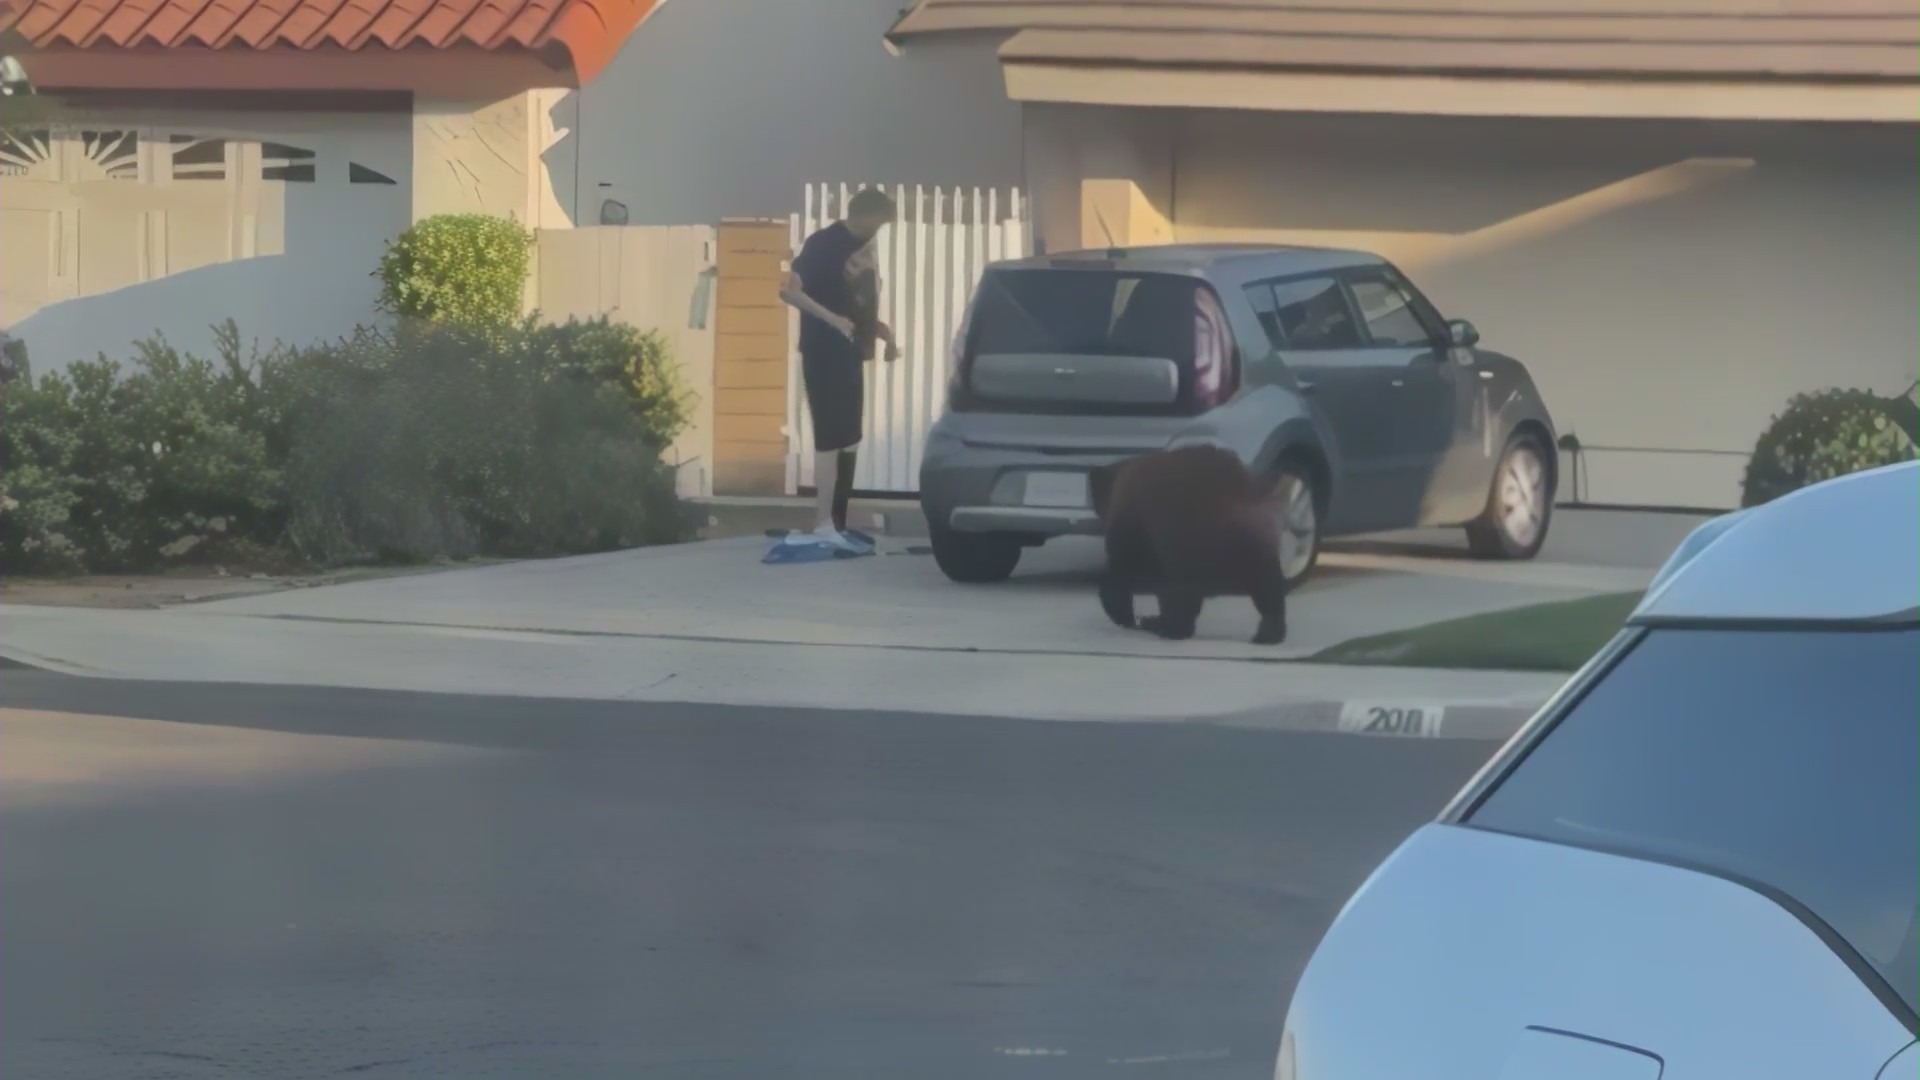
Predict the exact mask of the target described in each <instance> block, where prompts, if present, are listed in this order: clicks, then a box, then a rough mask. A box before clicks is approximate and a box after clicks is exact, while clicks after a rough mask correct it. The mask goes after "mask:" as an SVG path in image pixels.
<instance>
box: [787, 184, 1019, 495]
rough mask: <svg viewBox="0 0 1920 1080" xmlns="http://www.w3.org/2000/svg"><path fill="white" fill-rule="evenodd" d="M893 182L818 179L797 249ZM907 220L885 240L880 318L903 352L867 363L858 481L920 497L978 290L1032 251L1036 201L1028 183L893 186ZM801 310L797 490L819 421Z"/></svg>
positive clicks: (793, 390) (791, 468)
mask: <svg viewBox="0 0 1920 1080" xmlns="http://www.w3.org/2000/svg"><path fill="white" fill-rule="evenodd" d="M868 186H872V187H881V188H886V185H883V184H873V185H866V184H810V185H808V186H807V188H806V193H805V196H804V210H803V211H802V212H801V213H798V214H794V215H793V217H792V230H793V250H794V252H795V254H798V253H799V251H800V245H801V243H802V242H804V241H805V240H806V238H807V237H808V236H811V235H812V234H813V233H814V231H815V230H817V229H820V228H822V227H824V226H826V225H828V224H831V223H832V222H833V221H835V220H837V219H838V218H840V217H842V216H843V213H842V208H844V207H845V206H846V204H847V200H848V198H850V197H851V196H852V195H853V193H854V192H855V191H858V190H859V189H860V188H862V187H868ZM886 190H888V191H890V192H891V193H892V195H893V197H894V202H895V203H896V204H897V205H898V206H899V207H900V217H899V220H898V221H896V222H895V223H894V224H893V225H892V226H890V227H889V228H887V229H886V230H884V231H883V232H882V233H881V234H880V236H879V238H878V240H876V241H875V243H877V244H878V245H879V250H878V252H877V253H876V254H877V255H878V260H877V261H878V262H879V266H880V317H881V319H883V320H884V321H885V322H886V323H887V325H889V326H891V327H893V332H894V336H895V338H896V339H897V340H898V341H899V343H900V358H899V359H898V360H896V361H894V362H893V363H891V364H888V363H885V362H884V361H882V360H879V359H876V360H875V361H874V362H873V363H871V364H868V365H867V400H866V439H865V441H863V442H862V443H861V444H860V459H859V468H858V469H857V471H856V472H855V473H854V480H853V486H854V488H855V489H856V490H859V491H882V492H900V493H905V494H911V493H913V492H916V491H918V490H919V486H920V451H921V449H922V448H923V446H924V445H925V443H926V438H927V429H928V428H930V427H932V426H933V422H934V421H935V420H936V419H938V418H939V416H940V413H941V411H942V410H943V409H945V408H946V403H947V364H948V360H949V358H950V354H951V350H952V346H953V338H954V334H955V333H957V332H958V330H959V326H960V319H961V317H962V316H963V315H964V314H965V312H966V309H967V304H968V303H969V302H970V301H971V300H972V299H973V290H974V286H975V285H976V284H978V282H979V280H980V273H981V271H982V270H984V269H986V266H987V264H988V263H990V262H994V261H996V260H999V259H1013V258H1019V257H1021V256H1023V255H1025V254H1026V252H1027V245H1028V229H1027V220H1026V207H1025V205H1024V203H1023V202H1022V200H1021V197H1020V191H1019V189H1017V188H1015V189H1012V190H992V189H982V188H932V187H925V186H923V185H919V184H915V185H912V186H906V185H894V186H893V187H891V188H886ZM799 320H800V315H799V313H798V312H794V313H792V315H791V322H792V325H791V327H790V330H789V333H788V341H789V342H791V343H792V348H793V352H792V355H791V357H790V359H789V364H790V368H789V371H790V377H789V378H788V380H787V388H788V389H787V492H788V493H789V494H793V493H797V492H798V491H799V490H800V489H801V488H805V487H812V486H813V458H814V454H813V424H812V422H811V421H810V420H809V419H808V417H807V403H806V396H805V395H806V388H805V385H804V382H803V379H802V376H801V371H800V353H799Z"/></svg>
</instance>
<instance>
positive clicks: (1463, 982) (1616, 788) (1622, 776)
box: [1275, 464, 1920, 1080]
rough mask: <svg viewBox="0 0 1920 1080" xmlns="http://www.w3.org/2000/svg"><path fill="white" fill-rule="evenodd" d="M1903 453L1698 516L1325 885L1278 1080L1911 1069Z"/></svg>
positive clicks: (1815, 1075) (1915, 543)
mask: <svg viewBox="0 0 1920 1080" xmlns="http://www.w3.org/2000/svg"><path fill="white" fill-rule="evenodd" d="M1917 915H1920V465H1916V464H1907V465H1897V466H1892V467H1889V468H1884V469H1875V470H1872V471H1870V472H1864V473H1858V474H1855V475H1853V476H1848V477H1845V478H1842V479H1839V480H1834V481H1830V482H1828V483H1824V484H1820V485H1817V486H1814V487H1811V488H1807V489H1805V490H1803V491H1799V492H1796V493H1795V494H1793V495H1790V496H1787V497H1786V498H1783V499H1780V500H1778V501H1776V502H1773V503H1770V504H1768V505H1766V506H1763V507H1758V508H1755V509H1753V510H1748V511H1743V512H1741V513H1738V514H1730V515H1728V516H1726V517H1722V518H1718V519H1715V520H1714V521H1711V522H1709V523H1707V524H1706V525H1703V526H1702V527H1701V528H1700V529H1699V530H1697V531H1696V532H1695V533H1694V535H1693V536H1692V537H1690V538H1689V539H1688V540H1687V542H1686V543H1685V544H1683V545H1682V546H1681V548H1680V550H1679V551H1678V552H1676V553H1675V554H1674V556H1673V558H1672V559H1671V560H1669V561H1668V563H1667V565H1666V567H1665V568H1663V569H1662V570H1661V572H1660V574H1659V575H1658V576H1657V577H1656V578H1655V579H1654V584H1653V586H1652V588H1650V589H1649V590H1648V591H1647V595H1646V597H1645V599H1644V600H1643V601H1642V602H1641V604H1640V607H1639V608H1638V610H1636V611H1635V612H1634V614H1633V616H1632V617H1631V618H1630V619H1629V620H1628V623H1627V625H1626V627H1625V628H1624V629H1623V630H1622V631H1621V633H1620V634H1619V635H1618V636H1617V637H1616V638H1615V639H1614V640H1613V642H1612V643H1611V644H1609V645H1608V646H1607V648H1606V649H1604V650H1603V651H1602V652H1601V654H1600V655H1599V656H1596V657H1595V658H1594V659H1593V660H1592V661H1591V662H1589V663H1588V664H1587V665H1586V666H1585V667H1584V668H1583V669H1582V670H1581V671H1580V672H1579V673H1578V674H1576V675H1575V676H1574V677H1573V679H1572V680H1571V681H1570V682H1569V683H1568V684H1567V686H1566V687H1565V688H1564V689H1563V690H1561V692H1560V693H1559V694H1557V695H1556V696H1555V698H1554V700H1552V701H1551V702H1549V703H1548V704H1547V706H1546V707H1545V708H1544V709H1543V710H1542V711H1541V712H1540V714H1539V715H1538V716H1536V717H1534V718H1533V720H1532V721H1531V722H1530V723H1528V724H1527V726H1526V727H1525V728H1524V729H1523V730H1521V731H1520V732H1519V734H1517V735H1515V736H1514V738H1513V740H1512V741H1511V742H1509V743H1508V744H1507V746H1506V747H1505V748H1504V749H1502V750H1501V751H1500V753H1499V754H1498V755H1496V756H1495V758H1494V759H1493V760H1492V761H1491V762H1489V763H1488V765H1487V766H1486V768H1485V769H1483V770H1482V771H1481V773H1480V774H1479V775H1478V776H1476V777H1475V778H1474V780H1473V781H1472V782H1471V783H1469V784H1468V785H1467V787H1466V789H1465V790H1464V791H1462V792H1461V793H1460V794H1459V795H1458V796H1456V797H1455V799H1454V802H1453V803H1452V805H1450V806H1449V807H1448V808H1447V809H1446V811H1445V812H1444V813H1443V814H1442V815H1441V817H1440V819H1439V820H1438V821H1437V822H1435V823H1433V824H1431V825H1428V826H1425V827H1424V828H1422V829H1420V830H1419V831H1418V832H1416V833H1414V835H1413V836H1412V837H1410V838H1409V839H1408V840H1407V841H1406V843H1404V844H1402V845H1401V847H1400V849H1399V850H1398V851H1396V852H1395V853H1394V854H1393V855H1392V856H1391V857H1389V858H1388V859H1387V861H1386V862H1385V863H1383V864H1382V865H1381V866H1380V867H1379V868H1378V869H1377V870H1375V871H1374V873H1373V875H1372V877H1370V878H1369V879H1368V881H1367V882H1366V884H1364V885H1363V886H1361V888H1360V889H1359V891H1358V892H1356V893H1355V894H1354V896H1353V898H1352V899H1351V900H1349V901H1348V902H1347V905H1346V907H1345V909H1344V910H1342V912H1341V913H1340V916H1339V917H1338V918H1337V919H1336V920H1335V921H1334V924H1333V926H1332V927H1331V928H1330V929H1329V930H1328V931H1327V934H1326V936H1325V938H1324V939H1323V940H1322V941H1321V943H1320V945H1319V948H1318V949H1317V951H1316V952H1315V953H1314V956H1313V959H1312V960H1311V961H1310V962H1309V964H1308V965H1307V969H1306V972H1305V974H1304V975H1303V976H1302V977H1301V980H1300V984H1299V986H1298V988H1297V989H1296V990H1295V992H1294V997H1293V1003H1292V1006H1291V1007H1290V1009H1289V1011H1288V1014H1287V1022H1286V1028H1285V1030H1284V1032H1283V1034H1282V1036H1281V1043H1280V1055H1279V1063H1278V1066H1277V1069H1276V1072H1275V1076H1276V1078H1277V1080H1771V1078H1778V1080H1876V1078H1880V1080H1894V1078H1898V1080H1911V1078H1912V1077H1914V1076H1915V1075H1917V1074H1920V1047H1916V1044H1915V1033H1916V1030H1917V1029H1916V1018H1915V1014H1916V1010H1917V1009H1920V1002H1917V1001H1916V998H1917V997H1920V955H1916V938H1917V937H1920V927H1917V924H1916V917H1917Z"/></svg>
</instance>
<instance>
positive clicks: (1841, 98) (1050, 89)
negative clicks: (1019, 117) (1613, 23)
mask: <svg viewBox="0 0 1920 1080" xmlns="http://www.w3.org/2000/svg"><path fill="white" fill-rule="evenodd" d="M1002 71H1003V73H1004V74H1005V76H1006V83H1007V95H1008V96H1009V97H1011V98H1013V99H1014V100H1016V101H1022V102H1051V103H1062V104H1078V105H1120V106H1138V107H1175V108H1196V109H1252V110H1262V111H1276V112H1336V113H1392V114H1409V115H1434V116H1496V117H1497V116H1511V117H1522V116H1531V117H1553V118H1595V119H1667V120H1683V119H1684V120H1776V121H1829V122H1881V123H1908V124H1911V123H1915V122H1916V121H1920V88H1917V87H1915V86H1914V85H1912V84H1884V83H1854V84H1848V83H1799V82H1735V81H1724V82H1723V81H1706V80H1687V81H1678V80H1673V81H1652V80H1644V81H1643V80H1634V81H1628V80H1583V79H1553V78H1540V77H1528V78H1461V77H1447V76H1431V75H1397V76H1396V75H1381V74H1366V75H1359V74H1333V73H1305V72H1275V71H1235V70H1222V69H1194V68H1157V67H1129V66H1113V65H1103V64H1066V63H1027V62H1020V61H1014V60H1007V61H1006V62H1004V63H1003V64H1002Z"/></svg>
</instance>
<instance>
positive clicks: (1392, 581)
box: [0, 539, 1647, 737]
mask: <svg viewBox="0 0 1920 1080" xmlns="http://www.w3.org/2000/svg"><path fill="white" fill-rule="evenodd" d="M765 546H766V542H765V541H764V540H758V539H736V540H725V541H714V542H709V543H703V544H690V545H685V546H680V547H673V548H655V549H650V550H643V551H632V552H620V553H615V554H609V555H603V556H592V557H586V558H578V559H562V560H552V561H544V562H527V563H517V564H510V565H501V566H492V567H483V568H477V569H471V570H458V571H450V572H447V573H441V574H430V575H420V576H415V577H409V578H399V579H388V580H381V581H367V582H357V583H353V584H347V585H337V586H331V587H326V588H318V589H304V590H294V591H289V592H283V593H277V594H273V595H267V596H254V597H247V598H243V599H236V600H227V601H219V602H212V603H204V604H195V605H190V606H186V607H178V608H171V609H167V610H162V611H137V612H135V611H100V610H83V609H69V608H46V607H30V606H19V605H10V606H4V607H0V654H4V655H6V656H9V657H12V658H13V659H16V660H19V661H23V662H26V663H31V664H36V665H39V666H44V667H48V668H52V669H54V670H60V671H67V672H71V673H76V674H91V675H103V676H110V677H118V678H135V679H154V680H184V681H196V682H239V683H278V684H297V685H313V686H339V687H361V688H367V689H384V690H414V691H424V692H465V693H474V694H488V695H515V696H531V697H552V698H591V699H604V700H651V701H683V702H706V703H717V704H749V705H792V706H808V707H821V708H838V709H850V710H869V709H883V710H898V711H913V712H946V713H952V712H966V713H972V714H987V715H996V716H1008V717H1026V718H1034V719H1051V720H1096V721H1099V720H1105V721H1126V720H1169V719H1171V720H1183V719H1197V720H1225V721H1229V722H1233V723H1236V724H1251V725H1254V726H1277V727H1285V728H1292V729H1302V728H1304V729H1327V728H1334V727H1337V726H1338V724H1339V717H1340V714H1341V711H1342V708H1343V706H1346V705H1350V704H1351V703H1354V702H1357V701H1365V702H1380V701H1387V702H1397V703H1405V704H1410V705H1417V706H1422V707H1426V708H1434V707H1445V708H1451V709H1453V710H1455V716H1456V717H1460V716H1461V715H1462V714H1461V713H1460V710H1462V709H1464V710H1466V715H1467V716H1469V717H1473V716H1474V714H1476V713H1479V714H1484V715H1479V716H1477V717H1474V718H1472V719H1468V720H1465V721H1458V720H1456V721H1455V722H1451V724H1450V731H1449V732H1448V733H1449V734H1465V735H1469V736H1473V737H1499V736H1500V735H1503V734H1505V732H1506V731H1508V730H1511V727H1512V726H1513V725H1514V724H1516V723H1517V722H1518V720H1519V719H1520V718H1521V717H1522V716H1523V715H1524V713H1525V712H1527V711H1529V710H1531V709H1532V708H1534V707H1535V706H1537V705H1538V704H1539V703H1540V702H1541V701H1542V700H1544V699H1545V698H1546V697H1547V695H1548V694H1550V693H1551V692H1552V690H1553V689H1554V688H1555V687H1556V686H1557V685H1558V684H1559V682H1560V681H1561V679H1560V677H1559V676H1556V675H1538V674H1518V673H1515V674H1502V673H1488V672H1450V671H1414V670H1395V669H1381V668H1351V667H1336V666H1330V665H1316V664H1306V663H1278V662H1277V661H1282V660H1286V659H1298V658H1300V657H1303V656H1306V655H1310V654H1311V653H1313V652H1315V651H1318V650H1319V649H1321V648H1324V647H1326V646H1329V645H1332V644H1336V643H1338V642H1340V641H1344V640H1347V639H1349V638H1352V637H1356V636H1363V635H1367V634H1374V633H1380V632H1384V631H1388V630H1393V629H1397V628H1400V627H1404V626H1408V625H1413V624H1418V623H1425V622H1430V621H1433V620H1435V619H1443V618H1450V617H1455V616H1459V615H1467V614H1474V613H1477V612H1483V611H1491V610H1497V609H1500V608H1505V607H1512V606H1516V605H1522V604H1530V603H1536V602H1539V601H1542V600H1552V599H1559V598H1566V597H1573V596H1580V595H1587V594H1591V593H1595V592H1606V591H1614V590H1619V589H1631V588H1636V587H1638V586H1640V585H1642V584H1644V582H1645V580H1646V576H1647V571H1644V570H1638V569H1624V570H1623V569H1617V568H1604V567H1598V568H1597V567H1580V566H1567V565H1555V564H1550V563H1537V564H1527V565H1522V566H1496V565H1491V564H1485V563H1474V562H1468V561H1455V560H1433V559H1405V558H1396V557H1382V556H1363V555H1342V556H1330V557H1329V558H1328V559H1327V561H1326V564H1325V567H1324V569H1323V571H1322V572H1321V573H1320V574H1319V575H1318V576H1317V577H1316V579H1315V580H1314V581H1313V582H1311V583H1309V585H1308V586H1307V587H1306V588H1304V589H1302V590H1301V591H1300V592H1299V593H1298V594H1297V595H1296V596H1295V597H1294V600H1293V604H1292V607H1291V623H1292V627H1293V636H1292V637H1291V638H1290V640H1289V642H1288V643H1287V645H1286V646H1284V647H1281V648H1277V649H1263V648H1260V647H1257V646H1253V645H1250V644H1248V643H1247V642H1246V640H1245V639H1246V637H1248V636H1250V635H1251V634H1252V631H1253V624H1254V616H1253V612H1252V609H1251V605H1249V604H1246V603H1245V602H1243V601H1225V600H1223V601H1218V602H1215V603H1214V604H1212V605H1211V606H1210V607H1209V609H1208V611H1207V613H1206V615H1205V616H1204V617H1203V623H1202V634H1203V637H1202V638H1201V639H1198V640H1194V641H1189V642H1179V643H1174V642H1164V641H1160V640H1158V639H1155V638H1152V637H1149V636H1147V635H1144V634H1140V633H1137V632H1131V633H1130V632H1125V631H1122V630H1119V629H1118V628H1116V627H1114V626H1112V625H1111V624H1109V623H1107V622H1106V620H1105V619H1104V617H1103V616H1102V615H1101V613H1100V609H1099V606H1098V604H1097V602H1096V601H1095V599H1094V596H1093V588H1092V575H1093V573H1094V572H1095V571H1096V569H1097V567H1098V565H1099V553H1098V549H1097V547H1096V546H1095V545H1093V544H1091V543H1062V544H1059V545H1057V546H1049V547H1047V548H1044V549H1041V550H1040V551H1038V552H1035V553H1032V554H1033V556H1034V557H1033V558H1031V559H1030V560H1029V565H1027V566H1023V569H1022V573H1021V574H1020V575H1018V576H1017V577H1016V578H1015V579H1014V580H1013V581H1010V582H1007V583H1005V584H1003V585H1000V586H994V587H986V588H967V587H962V586H957V585H953V584H951V583H949V582H947V581H946V580H945V579H944V578H943V577H942V576H941V575H940V572H939V570H938V568H937V567H935V566H934V565H933V562H932V560H931V558H930V557H927V556H924V555H913V554H892V555H883V556H876V557H874V558H868V559H858V560H849V561H845V562H838V563H826V564H812V565H797V566H763V565H761V564H760V563H759V562H758V559H759V556H760V555H761V553H762V552H763V551H764V550H765ZM1463 725H1464V726H1463Z"/></svg>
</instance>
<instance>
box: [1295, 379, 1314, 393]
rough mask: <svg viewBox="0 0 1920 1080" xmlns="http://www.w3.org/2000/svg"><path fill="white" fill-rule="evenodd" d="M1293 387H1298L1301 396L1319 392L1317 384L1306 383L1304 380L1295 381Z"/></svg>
mask: <svg viewBox="0 0 1920 1080" xmlns="http://www.w3.org/2000/svg"><path fill="white" fill-rule="evenodd" d="M1294 385H1295V386H1297V387H1299V389H1300V392H1301V393H1303V394H1312V393H1317V392H1319V390H1320V384H1319V383H1314V382H1307V381H1306V380H1305V379H1298V380H1295V382H1294Z"/></svg>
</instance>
